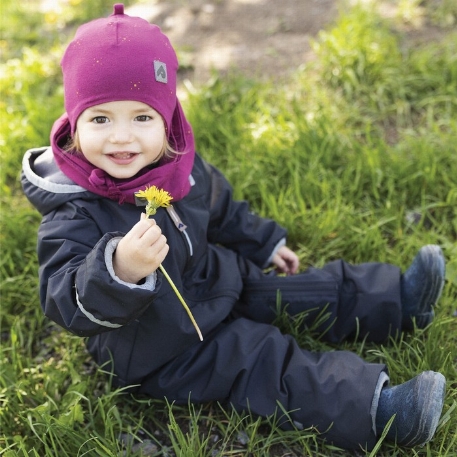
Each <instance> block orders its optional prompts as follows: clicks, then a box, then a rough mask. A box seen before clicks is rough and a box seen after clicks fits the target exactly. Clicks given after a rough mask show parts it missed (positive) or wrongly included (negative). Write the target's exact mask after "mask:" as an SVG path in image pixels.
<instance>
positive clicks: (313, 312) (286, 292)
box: [234, 260, 401, 343]
mask: <svg viewBox="0 0 457 457" xmlns="http://www.w3.org/2000/svg"><path fill="white" fill-rule="evenodd" d="M243 280H244V289H243V294H242V296H241V303H240V304H239V305H238V306H237V307H236V308H235V309H234V315H235V316H244V317H247V318H249V319H253V320H256V321H259V322H264V323H271V322H273V320H274V319H275V317H276V316H277V293H278V290H279V291H280V294H281V306H282V307H286V310H287V312H288V313H289V314H290V315H294V314H297V313H300V312H303V311H309V314H308V316H307V318H306V319H305V324H306V325H311V324H312V323H313V322H314V320H315V319H316V317H317V316H318V315H319V313H321V312H322V311H323V310H324V308H325V313H327V314H328V315H329V317H328V319H327V320H326V322H324V323H323V324H322V325H321V326H320V328H318V331H322V333H324V332H325V334H324V339H325V340H326V341H329V342H332V343H337V342H341V341H342V340H344V339H347V338H353V337H355V335H356V334H358V336H359V337H360V338H365V337H366V338H367V340H368V341H373V342H377V343H380V342H384V341H386V340H387V339H388V338H389V336H395V335H396V334H397V333H398V332H399V331H400V330H401V301H400V270H399V268H398V267H396V266H393V265H390V264H385V263H363V264H359V265H351V264H348V263H347V262H344V261H342V260H337V261H334V262H331V263H328V264H327V265H325V266H324V267H323V268H322V269H317V268H309V270H307V271H306V272H304V273H302V274H298V275H294V276H286V277H284V276H275V275H265V274H263V273H262V272H261V271H260V270H259V269H258V268H256V267H255V266H253V265H250V264H248V265H246V267H245V270H244V279H243ZM329 326H330V328H329ZM357 332H358V333H357Z"/></svg>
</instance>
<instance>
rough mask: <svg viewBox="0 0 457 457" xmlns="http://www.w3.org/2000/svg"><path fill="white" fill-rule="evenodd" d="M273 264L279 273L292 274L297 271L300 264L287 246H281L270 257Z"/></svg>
mask: <svg viewBox="0 0 457 457" xmlns="http://www.w3.org/2000/svg"><path fill="white" fill-rule="evenodd" d="M272 263H273V265H276V269H277V270H278V271H279V272H280V273H286V274H288V275H293V274H295V273H297V271H298V266H299V264H300V262H299V260H298V257H297V255H296V254H295V252H293V251H291V250H290V249H289V248H288V247H287V246H281V247H280V248H279V249H278V250H277V251H276V254H275V255H274V256H273V259H272Z"/></svg>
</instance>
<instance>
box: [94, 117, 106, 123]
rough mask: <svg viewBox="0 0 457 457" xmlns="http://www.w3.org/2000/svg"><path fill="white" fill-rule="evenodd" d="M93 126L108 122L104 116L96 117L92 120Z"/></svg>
mask: <svg viewBox="0 0 457 457" xmlns="http://www.w3.org/2000/svg"><path fill="white" fill-rule="evenodd" d="M92 122H93V123H94V124H106V123H107V122H109V119H108V118H107V117H106V116H96V117H94V118H93V119H92Z"/></svg>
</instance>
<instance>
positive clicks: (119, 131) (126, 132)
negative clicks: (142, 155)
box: [111, 126, 133, 143]
mask: <svg viewBox="0 0 457 457" xmlns="http://www.w3.org/2000/svg"><path fill="white" fill-rule="evenodd" d="M132 141H133V135H132V132H131V130H130V129H129V128H128V127H123V126H122V127H121V126H118V127H115V128H113V131H112V133H111V142H112V143H131V142H132Z"/></svg>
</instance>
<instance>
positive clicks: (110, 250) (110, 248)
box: [105, 236, 157, 290]
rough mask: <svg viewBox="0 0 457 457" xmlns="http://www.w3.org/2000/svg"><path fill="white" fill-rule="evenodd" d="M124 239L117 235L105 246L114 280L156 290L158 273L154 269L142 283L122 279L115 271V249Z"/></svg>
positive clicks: (129, 285) (108, 264) (131, 286)
mask: <svg viewBox="0 0 457 457" xmlns="http://www.w3.org/2000/svg"><path fill="white" fill-rule="evenodd" d="M121 240H122V237H120V236H119V237H115V238H112V239H111V240H109V241H108V243H107V245H106V248H105V264H106V268H107V269H108V272H109V274H110V276H111V277H112V278H113V279H114V281H116V282H118V283H119V284H122V285H124V286H127V287H129V288H130V289H147V290H154V289H155V287H156V282H157V273H156V272H155V271H154V272H153V273H152V274H150V275H148V276H146V278H145V281H144V282H143V283H142V284H132V283H130V282H125V281H122V279H120V278H119V277H118V276H116V273H115V272H114V267H113V255H114V251H115V250H116V248H117V245H118V244H119V242H120V241H121Z"/></svg>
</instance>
